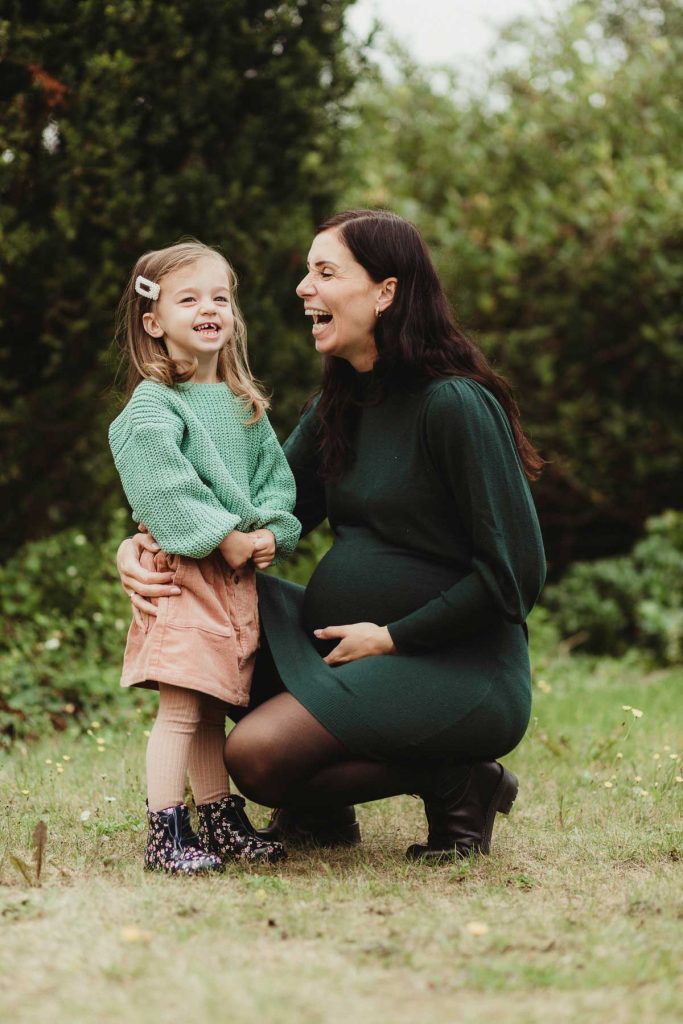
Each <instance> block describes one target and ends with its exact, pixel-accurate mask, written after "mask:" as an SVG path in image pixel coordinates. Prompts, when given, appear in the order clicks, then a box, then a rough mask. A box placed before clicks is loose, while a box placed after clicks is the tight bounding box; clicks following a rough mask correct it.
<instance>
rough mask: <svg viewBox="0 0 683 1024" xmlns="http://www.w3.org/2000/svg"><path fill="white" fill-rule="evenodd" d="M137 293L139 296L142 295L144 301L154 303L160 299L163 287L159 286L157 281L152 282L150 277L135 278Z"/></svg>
mask: <svg viewBox="0 0 683 1024" xmlns="http://www.w3.org/2000/svg"><path fill="white" fill-rule="evenodd" d="M135 291H136V292H137V293H138V295H142V297H143V299H151V300H152V301H153V302H156V300H157V299H158V298H159V292H160V291H161V285H160V284H157V283H156V281H150V280H149V278H148V277H142V275H140V276H139V277H136V278H135Z"/></svg>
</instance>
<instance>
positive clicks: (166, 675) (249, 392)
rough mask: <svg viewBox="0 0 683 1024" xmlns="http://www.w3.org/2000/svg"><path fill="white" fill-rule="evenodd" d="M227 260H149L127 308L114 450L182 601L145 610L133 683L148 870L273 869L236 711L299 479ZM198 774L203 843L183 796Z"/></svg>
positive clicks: (157, 564) (136, 639)
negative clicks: (124, 396)
mask: <svg viewBox="0 0 683 1024" xmlns="http://www.w3.org/2000/svg"><path fill="white" fill-rule="evenodd" d="M235 288H236V278H235V274H234V272H233V270H232V268H231V267H230V265H229V264H228V262H227V261H226V260H225V259H224V258H223V256H222V255H220V254H219V253H218V252H216V251H215V250H214V249H211V248H209V247H208V246H205V245H203V244H202V243H200V242H196V241H189V242H181V243H179V244H178V245H173V246H171V247H170V248H167V249H160V250H158V251H156V252H149V253H146V254H145V255H144V256H142V257H141V258H140V259H139V260H138V262H137V264H136V266H135V269H134V270H133V273H132V275H131V279H130V281H129V283H128V286H127V288H126V291H125V293H124V296H123V298H122V300H121V307H120V319H119V323H120V333H121V335H122V337H123V340H124V341H125V346H126V350H127V355H128V361H129V379H128V385H129V386H128V393H129V401H128V404H127V405H126V407H125V408H124V410H123V412H122V413H121V414H120V415H119V416H118V417H117V418H116V419H115V420H114V422H113V423H112V424H111V427H110V429H109V443H110V445H111V450H112V453H113V455H114V461H115V463H116V467H117V469H118V471H119V475H120V477H121V482H122V484H123V488H124V490H125V492H126V496H127V498H128V501H129V502H130V504H131V506H132V509H133V518H134V519H135V520H136V521H137V522H143V523H144V524H145V526H146V527H147V528H148V530H149V531H150V533H151V534H152V535H153V537H154V538H155V540H156V541H157V542H158V544H159V546H160V547H161V549H162V550H160V551H158V552H157V553H156V554H152V553H150V552H146V553H145V558H146V559H147V563H146V564H147V566H148V568H155V569H156V570H157V571H159V572H165V571H172V572H173V573H174V583H175V584H177V585H178V587H179V589H180V593H179V594H178V596H174V597H170V598H160V599H159V601H158V614H157V615H156V617H155V616H144V615H141V614H140V613H136V616H135V618H134V620H133V622H132V623H131V626H130V630H129V632H128V640H127V644H126V651H125V655H124V665H123V675H122V679H121V685H122V686H147V687H152V688H155V689H156V688H158V690H159V712H158V715H157V719H156V722H155V724H154V728H153V729H152V732H151V734H150V738H149V744H148V747H147V798H148V818H149V835H148V839H147V848H146V851H145V867H146V868H150V869H161V870H164V871H169V872H173V873H177V872H182V873H185V874H194V873H197V872H202V871H210V870H216V869H218V868H220V867H221V866H222V864H223V863H224V862H225V861H226V860H230V859H241V860H247V861H259V862H263V861H271V862H272V861H276V860H279V859H280V858H281V857H283V856H284V850H283V848H282V846H281V845H280V844H279V843H276V842H267V841H264V840H262V839H260V838H259V837H258V836H257V835H256V834H255V831H254V829H253V827H252V825H251V823H250V821H249V819H248V818H247V816H246V813H245V812H244V800H243V799H242V798H241V797H238V796H231V795H230V789H229V780H228V776H227V773H226V771H225V767H224V765H223V743H224V739H225V714H226V707H225V705H226V704H233V705H240V706H245V705H246V704H248V702H249V690H250V685H251V676H252V671H253V663H254V658H255V654H256V650H257V647H258V641H259V624H258V611H257V600H256V581H255V567H258V568H265V567H266V566H268V565H269V564H270V563H271V562H272V561H273V560H274V559H275V556H276V552H277V554H278V556H281V555H286V554H289V553H290V552H291V551H293V549H294V547H295V546H296V543H297V540H298V538H299V532H300V525H299V523H298V521H297V520H296V519H295V518H294V516H293V515H292V509H293V507H294V499H295V487H294V479H293V477H292V473H291V471H290V469H289V466H288V465H287V462H286V460H285V457H284V454H283V452H282V449H281V448H280V445H279V444H278V441H277V438H276V437H275V433H274V432H273V429H272V427H271V425H270V423H269V422H268V418H267V416H266V412H265V411H266V408H267V404H268V403H267V401H266V398H265V397H264V395H263V393H262V392H261V391H260V389H259V387H258V385H257V383H256V382H255V380H254V378H253V377H252V376H251V373H250V370H249V365H248V360H247V354H246V330H245V326H244V322H243V320H242V318H241V315H240V312H239V310H238V308H237V305H236V302H235ZM188 772H189V776H190V783H191V786H192V792H193V796H194V800H195V804H196V805H197V811H198V815H199V829H198V833H199V834H198V835H195V834H194V833H193V831H192V829H191V827H190V817H189V811H188V808H187V807H186V805H185V804H184V803H183V797H184V793H185V779H186V775H187V773H188Z"/></svg>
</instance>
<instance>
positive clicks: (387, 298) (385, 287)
mask: <svg viewBox="0 0 683 1024" xmlns="http://www.w3.org/2000/svg"><path fill="white" fill-rule="evenodd" d="M397 284H398V279H397V278H395V277H387V279H386V280H385V281H382V289H381V291H380V293H379V295H378V296H377V308H378V309H379V311H380V313H383V312H384V310H385V309H388V308H389V306H390V305H391V303H392V302H393V301H394V296H395V295H396V285H397Z"/></svg>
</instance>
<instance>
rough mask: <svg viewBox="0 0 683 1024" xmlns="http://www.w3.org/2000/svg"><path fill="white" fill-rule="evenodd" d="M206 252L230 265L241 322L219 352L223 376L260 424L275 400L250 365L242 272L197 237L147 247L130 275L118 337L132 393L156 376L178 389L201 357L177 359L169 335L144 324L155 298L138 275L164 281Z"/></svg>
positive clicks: (228, 270)
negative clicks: (139, 285) (240, 296)
mask: <svg viewBox="0 0 683 1024" xmlns="http://www.w3.org/2000/svg"><path fill="white" fill-rule="evenodd" d="M206 256H211V257H212V258H213V259H217V260H219V261H220V262H221V263H222V264H223V265H224V266H225V270H226V273H227V275H228V281H229V282H230V300H231V305H232V313H233V317H234V322H235V326H234V330H233V334H232V338H231V339H230V341H229V342H228V343H227V344H225V345H224V346H223V348H222V349H221V350H220V352H219V353H218V366H217V374H218V378H219V380H222V381H224V382H225V383H226V384H227V385H228V387H229V388H230V390H231V391H232V393H233V394H234V395H237V397H238V398H241V399H243V401H244V403H245V405H246V406H247V408H250V409H251V410H252V415H251V417H250V419H249V421H248V422H249V423H256V421H257V420H259V419H260V418H261V416H262V415H263V413H264V412H265V411H266V409H268V407H269V405H270V403H269V401H268V398H267V397H266V395H265V393H264V391H263V390H262V388H261V386H260V384H259V382H258V381H256V380H255V379H254V377H253V375H252V372H251V370H250V368H249V359H248V356H247V328H246V325H245V323H244V319H243V317H242V314H241V312H240V309H239V306H238V305H237V297H236V292H237V275H236V274H235V271H234V270H233V269H232V267H231V266H230V264H229V263H228V261H227V260H226V258H225V256H223V254H222V253H221V252H219V251H218V250H217V249H213V248H211V246H208V245H204V243H203V242H199V241H197V240H196V239H194V238H190V239H187V240H184V241H181V242H177V243H176V245H170V246H168V247H167V248H166V249H156V250H154V251H153V252H146V253H145V254H144V255H143V256H141V257H140V259H139V260H138V261H137V263H136V264H135V266H134V268H133V272H132V274H131V275H130V280H129V281H128V284H127V285H126V289H125V291H124V293H123V296H122V298H121V302H120V303H119V308H118V313H117V318H116V337H117V339H118V340H119V342H120V344H121V346H122V347H123V349H124V351H125V354H126V358H127V361H128V378H127V382H126V385H127V386H126V392H127V397H128V398H130V396H131V395H132V393H133V391H134V390H135V388H136V387H137V385H138V384H139V383H140V381H141V380H156V381H158V382H159V383H160V384H165V385H166V386H167V387H169V388H172V387H175V385H176V384H183V383H185V382H187V381H189V380H190V379H191V377H192V376H193V374H194V372H195V370H196V368H197V361H196V360H193V361H191V362H190V361H188V360H176V359H171V357H170V355H169V354H168V352H167V350H166V346H165V344H164V341H163V339H157V338H152V337H151V335H149V334H148V333H147V331H146V330H145V329H144V327H143V323H142V317H143V314H145V313H151V312H152V311H153V310H154V301H153V300H152V299H149V298H145V297H144V296H142V295H138V293H137V292H136V291H135V281H136V279H137V277H138V276H142V277H146V278H147V279H148V280H150V281H154V282H155V283H157V284H159V283H160V282H161V281H162V279H163V278H164V277H165V275H166V274H171V273H172V272H173V271H174V270H179V269H180V268H181V267H187V266H191V265H192V264H193V263H196V262H197V260H200V259H203V258H204V257H206Z"/></svg>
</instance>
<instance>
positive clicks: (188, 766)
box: [147, 683, 230, 811]
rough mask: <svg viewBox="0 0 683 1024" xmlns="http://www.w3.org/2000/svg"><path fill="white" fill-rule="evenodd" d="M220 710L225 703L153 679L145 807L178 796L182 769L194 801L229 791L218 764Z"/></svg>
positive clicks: (152, 808) (161, 805)
mask: <svg viewBox="0 0 683 1024" xmlns="http://www.w3.org/2000/svg"><path fill="white" fill-rule="evenodd" d="M225 713H226V706H225V704H223V702H222V701H220V700H217V699H216V698H215V697H209V696H207V694H205V693H199V692H198V691H197V690H183V689H182V688H181V687H179V686H169V684H168V683H159V711H158V714H157V717H156V721H155V723H154V726H153V728H152V731H151V733H150V737H149V742H148V744H147V800H148V802H149V809H150V811H161V810H163V809H164V808H166V807H175V806H176V805H177V804H180V803H182V802H183V800H184V799H185V781H186V778H187V775H188V772H189V776H190V785H191V787H192V795H193V796H194V800H195V803H196V804H208V803H213V801H214V800H221V799H222V798H223V797H225V796H228V795H229V793H230V782H229V779H228V773H227V771H226V770H225V765H224V764H223V746H224V744H225Z"/></svg>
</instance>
